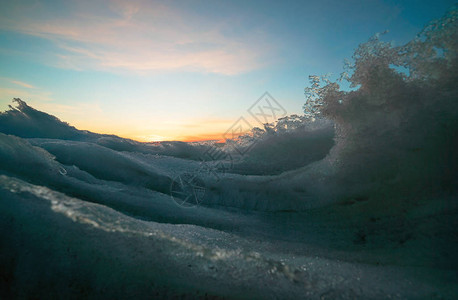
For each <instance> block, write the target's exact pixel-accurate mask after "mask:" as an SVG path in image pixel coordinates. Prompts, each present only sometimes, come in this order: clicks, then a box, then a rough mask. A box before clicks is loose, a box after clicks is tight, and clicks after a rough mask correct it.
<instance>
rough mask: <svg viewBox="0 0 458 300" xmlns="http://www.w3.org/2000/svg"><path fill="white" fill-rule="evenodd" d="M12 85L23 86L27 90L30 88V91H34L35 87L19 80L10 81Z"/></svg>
mask: <svg viewBox="0 0 458 300" xmlns="http://www.w3.org/2000/svg"><path fill="white" fill-rule="evenodd" d="M10 82H11V83H14V84H16V85H19V86H22V87H25V88H28V89H34V88H35V87H34V86H33V85H31V84H28V83H25V82H22V81H19V80H10Z"/></svg>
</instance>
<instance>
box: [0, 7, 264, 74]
mask: <svg viewBox="0 0 458 300" xmlns="http://www.w3.org/2000/svg"><path fill="white" fill-rule="evenodd" d="M9 5H10V7H9V10H8V9H6V10H5V12H4V13H3V14H2V13H0V17H1V19H2V20H1V21H0V28H1V29H4V30H9V31H13V32H18V33H21V34H25V35H30V36H35V37H40V38H43V39H47V40H49V41H51V42H52V43H53V44H54V45H55V46H56V50H55V53H54V54H53V55H52V57H50V58H49V60H50V61H51V60H52V61H53V64H54V65H56V66H58V67H62V68H70V69H77V70H81V69H96V70H123V71H134V72H154V71H173V70H184V71H199V72H211V73H220V74H226V75H232V74H238V73H242V72H247V71H250V70H253V69H256V68H259V67H261V66H262V65H263V64H264V62H265V60H263V55H264V54H265V53H266V52H267V51H268V49H270V47H268V43H267V41H268V37H267V34H266V33H264V32H262V31H261V30H259V29H255V28H254V29H251V30H250V31H248V32H244V33H243V34H238V35H234V34H232V35H231V34H228V33H227V32H230V30H228V28H232V27H234V26H241V24H238V23H234V22H242V21H243V20H242V21H241V19H240V18H239V19H235V20H234V19H227V18H221V19H206V18H204V14H205V13H211V12H202V13H201V14H192V13H189V12H186V11H185V10H180V9H178V8H177V7H173V6H171V4H170V3H167V5H165V4H159V3H151V2H146V1H129V2H121V1H110V4H109V6H108V8H106V7H104V6H101V3H99V2H97V1H95V2H86V1H82V2H78V3H77V4H73V6H65V7H60V8H54V13H51V12H52V11H53V10H52V9H51V7H50V6H49V5H48V4H43V3H40V5H38V7H37V8H36V9H35V11H34V10H31V9H28V8H27V7H26V6H19V5H17V4H14V3H13V4H9ZM55 10H58V11H57V12H56V11H55ZM48 55H49V53H48ZM56 59H57V60H56Z"/></svg>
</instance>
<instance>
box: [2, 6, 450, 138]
mask: <svg viewBox="0 0 458 300" xmlns="http://www.w3.org/2000/svg"><path fill="white" fill-rule="evenodd" d="M454 2H455V1H414V0H412V1H394V0H390V1H388V0H365V1H362V0H359V1H342V0H337V1H334V0H321V1H246V0H245V1H114V0H112V1H97V0H92V1H38V0H37V1H32V0H29V1H2V2H1V4H0V110H5V109H7V105H8V104H11V99H12V98H15V97H19V98H21V99H22V100H24V101H26V102H27V103H28V104H29V105H31V106H33V107H35V108H37V109H40V110H43V111H46V112H48V113H50V114H53V115H55V116H57V117H59V118H60V119H61V120H63V121H67V122H69V123H70V124H71V125H73V126H75V127H77V128H78V129H86V130H91V131H94V132H99V133H113V134H117V135H120V136H122V137H128V138H132V139H135V140H141V141H156V140H201V139H220V138H221V136H222V134H223V133H224V132H225V131H226V130H227V129H228V128H230V126H231V125H232V124H233V123H234V122H235V121H236V120H237V119H238V118H239V117H240V116H246V115H247V109H249V108H250V106H251V105H252V104H253V103H254V102H255V101H256V100H257V99H258V98H259V97H260V96H261V95H262V94H263V93H264V92H265V91H268V92H269V93H270V94H271V95H272V96H273V97H274V98H275V99H276V100H277V101H278V102H279V103H280V104H281V105H282V106H283V107H284V108H285V110H286V111H287V112H288V114H293V113H301V107H302V105H303V103H304V101H305V99H304V95H303V88H304V87H305V86H306V85H307V83H308V75H310V74H325V73H334V74H338V73H340V72H341V71H342V62H343V60H344V58H351V55H352V53H353V50H354V49H355V48H356V47H357V46H358V44H359V43H361V42H364V41H366V40H367V39H368V38H369V37H370V36H371V35H373V34H375V33H377V32H383V31H385V30H389V33H388V34H387V35H386V36H385V39H386V40H393V41H394V42H395V43H396V44H401V43H403V42H406V41H407V40H409V39H411V38H412V37H413V36H414V35H415V33H417V32H418V31H419V30H420V29H421V28H422V27H423V25H424V24H425V23H427V22H428V21H430V20H431V19H433V18H438V17H440V16H442V15H443V14H444V13H445V12H446V10H447V9H448V8H449V7H450V6H451V5H452V4H453V3H454ZM253 125H254V124H253ZM256 125H257V124H256Z"/></svg>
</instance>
